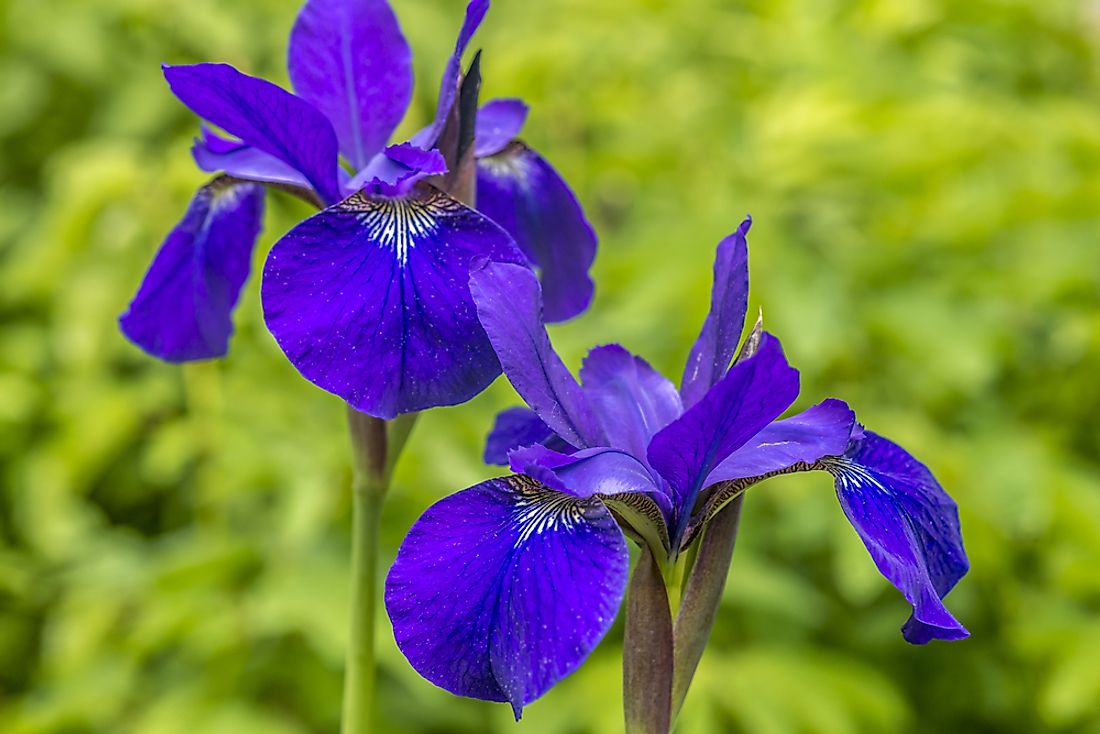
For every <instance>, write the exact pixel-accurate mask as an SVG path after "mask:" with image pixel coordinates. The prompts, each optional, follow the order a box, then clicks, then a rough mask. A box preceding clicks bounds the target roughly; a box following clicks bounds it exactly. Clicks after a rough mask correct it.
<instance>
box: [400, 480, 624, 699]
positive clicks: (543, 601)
mask: <svg viewBox="0 0 1100 734" xmlns="http://www.w3.org/2000/svg"><path fill="white" fill-rule="evenodd" d="M628 565H629V555H628V553H627V548H626V542H625V540H624V538H623V534H622V531H620V530H619V528H618V526H617V525H616V523H615V520H614V519H613V518H612V516H611V513H610V512H608V511H607V509H606V508H605V507H604V506H603V505H602V504H601V503H600V502H599V500H596V499H589V500H584V499H580V498H577V497H571V496H569V495H566V494H562V493H560V492H556V491H554V490H552V489H548V488H547V487H544V486H542V485H540V484H538V483H537V482H535V481H533V480H531V479H529V478H527V477H523V476H518V475H517V476H511V477H505V478H502V479H490V480H488V481H486V482H482V483H481V484H478V485H476V486H474V487H471V488H470V489H466V490H463V491H462V492H459V493H457V494H454V495H451V496H450V497H447V498H445V499H443V500H440V501H439V502H437V503H436V504H434V505H432V506H431V507H430V508H428V510H427V511H426V512H425V513H424V514H423V515H421V517H420V519H419V520H417V521H416V523H415V524H414V525H413V526H412V529H411V530H409V534H408V535H407V536H406V538H405V541H404V542H403V543H402V545H401V548H400V550H399V551H398V553H397V559H396V561H395V562H394V564H393V568H392V569H391V570H390V573H389V576H388V578H387V579H386V597H385V598H386V609H387V611H388V612H389V615H390V619H391V620H392V621H393V629H394V637H395V638H396V640H397V645H398V647H399V648H400V649H401V652H403V653H404V654H405V657H407V658H408V660H409V662H410V663H411V664H412V666H413V667H414V668H415V669H416V670H417V671H418V672H419V673H420V674H421V675H422V676H424V677H425V678H427V679H428V680H429V681H431V682H432V683H434V684H436V685H437V686H440V687H442V688H444V689H446V690H448V691H450V692H452V693H456V694H458V695H462V696H471V697H474V698H480V699H484V700H488V701H507V702H509V703H511V704H512V707H513V709H514V710H515V713H516V717H517V718H519V715H520V711H521V709H522V708H523V706H524V705H526V704H528V703H530V702H531V701H533V700H534V699H536V698H538V697H539V696H541V695H542V694H543V693H545V692H546V691H547V690H549V689H550V687H551V686H553V685H554V684H555V683H556V682H557V681H559V680H560V679H561V678H563V677H565V676H566V675H568V674H569V673H571V672H572V671H573V670H575V669H576V668H577V666H579V665H580V663H581V662H582V661H583V660H584V658H585V657H586V656H587V655H588V653H590V652H591V651H592V649H593V648H594V647H595V646H596V644H597V643H598V642H599V641H600V639H601V638H602V637H603V636H604V635H605V634H606V633H607V630H608V629H609V628H610V627H611V624H612V622H613V621H614V618H615V614H616V611H617V609H618V607H619V603H620V601H621V600H622V597H623V592H624V590H625V588H626V581H627V567H628Z"/></svg>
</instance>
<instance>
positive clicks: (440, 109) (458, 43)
mask: <svg viewBox="0 0 1100 734" xmlns="http://www.w3.org/2000/svg"><path fill="white" fill-rule="evenodd" d="M487 12H489V0H470V3H469V4H468V5H467V6H466V17H465V19H464V20H463V21H462V28H460V29H459V31H458V38H457V39H456V40H455V48H454V52H453V53H452V54H451V57H450V58H449V59H448V60H447V66H446V67H445V68H444V69H443V79H442V80H441V81H440V83H439V101H438V103H437V104H436V108H435V119H433V120H432V123H431V124H430V125H428V126H427V127H426V128H424V129H423V130H421V131H419V132H418V133H416V135H414V136H413V137H412V139H411V140H410V141H409V142H411V143H412V144H413V145H416V146H418V147H420V148H424V149H428V148H433V147H435V144H436V142H437V141H438V140H439V135H440V133H442V132H443V128H444V127H445V126H446V125H447V116H448V115H450V114H451V107H453V106H454V101H455V95H456V94H457V93H458V81H459V78H460V77H461V76H462V54H464V53H466V46H467V45H469V43H470V39H471V38H473V35H474V33H476V32H477V29H478V26H480V25H481V21H482V20H484V19H485V14H486V13H487Z"/></svg>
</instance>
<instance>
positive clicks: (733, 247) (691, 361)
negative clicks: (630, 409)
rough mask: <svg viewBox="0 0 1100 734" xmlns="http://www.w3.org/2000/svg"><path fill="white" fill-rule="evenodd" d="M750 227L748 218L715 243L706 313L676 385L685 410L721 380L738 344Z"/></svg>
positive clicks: (746, 302) (746, 283) (745, 302)
mask: <svg viewBox="0 0 1100 734" xmlns="http://www.w3.org/2000/svg"><path fill="white" fill-rule="evenodd" d="M751 226H752V218H746V219H745V221H744V222H742V223H741V226H740V227H738V228H737V231H736V232H734V233H733V234H731V235H730V236H729V237H726V238H725V239H724V240H722V241H721V242H720V243H719V244H718V252H717V254H716V255H715V258H714V285H713V286H712V290H711V295H710V312H709V313H708V314H707V318H706V320H705V321H704V322H703V328H702V330H701V331H700V332H699V337H698V338H697V339H696V340H695V344H694V345H693V346H692V348H691V352H690V353H689V354H688V360H687V363H686V364H685V365H684V377H683V379H682V380H681V382H680V392H681V393H682V394H683V396H684V405H685V406H687V407H691V406H692V405H695V403H697V402H698V401H699V399H700V398H702V397H703V395H704V394H706V392H707V390H709V389H710V387H711V385H713V384H714V383H716V382H718V380H720V379H722V375H724V374H726V369H727V368H728V367H729V364H730V360H732V359H733V355H734V352H736V350H737V343H738V342H739V341H741V332H742V331H743V330H744V328H745V312H746V311H747V309H748V306H749V251H748V244H747V242H746V240H745V235H747V234H748V232H749V227H751Z"/></svg>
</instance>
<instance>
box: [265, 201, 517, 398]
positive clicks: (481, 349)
mask: <svg viewBox="0 0 1100 734" xmlns="http://www.w3.org/2000/svg"><path fill="white" fill-rule="evenodd" d="M484 257H491V258H496V259H498V260H503V261H508V260H511V261H519V260H521V259H522V255H521V254H520V253H519V252H518V251H517V250H516V249H515V246H514V245H513V244H512V241H511V238H510V237H508V235H507V234H506V233H505V232H504V231H503V230H501V229H500V228H499V227H497V226H496V225H494V224H493V223H492V222H490V221H489V220H488V219H486V218H485V217H483V216H482V215H481V214H478V213H477V212H475V211H474V210H472V209H469V208H467V207H465V206H463V205H462V204H460V203H459V202H457V201H455V200H454V199H452V198H450V197H449V196H447V195H445V194H443V193H441V192H439V191H437V190H436V189H432V188H430V187H427V186H422V187H420V188H418V189H417V192H416V194H415V196H412V197H409V198H405V199H383V198H370V197H367V196H364V195H362V194H356V195H354V196H351V197H349V198H348V199H346V200H344V201H343V202H341V203H340V204H338V205H336V206H333V207H330V208H328V209H326V210H324V211H322V212H321V213H319V214H316V215H314V216H313V217H310V218H309V219H307V220H305V221H304V222H302V223H301V224H299V225H298V226H297V227H295V228H294V229H293V230H291V231H290V233H289V234H287V235H286V236H285V237H283V239H281V240H279V242H278V243H276V244H275V247H274V248H273V249H272V250H271V254H270V255H269V256H268V259H267V265H266V267H265V269H264V281H263V287H262V295H263V305H264V316H265V318H266V320H267V325H268V328H269V329H270V330H271V333H272V334H273V335H274V336H275V340H276V341H277V342H279V346H281V347H282V348H283V351H284V352H286V355H287V357H288V358H289V359H290V361H291V362H292V363H293V364H294V366H295V367H297V368H298V370H299V371H300V372H301V373H302V375H303V376H304V377H305V378H306V379H308V380H310V381H311V382H313V383H315V384H316V385H318V386H320V387H322V388H324V389H326V390H328V391H330V392H333V393H336V394H337V395H339V396H340V397H342V398H344V399H345V400H347V401H348V403H350V404H351V406H352V407H354V408H356V409H357V410H360V411H362V412H364V413H369V414H370V415H373V416H376V417H379V418H392V417H394V416H395V415H397V414H399V413H408V412H412V411H417V410H424V409H426V408H431V407H434V406H438V405H454V404H456V403H461V402H464V401H466V400H469V399H470V398H471V397H473V396H474V395H476V394H477V393H478V392H480V391H481V390H483V389H484V388H485V387H486V386H487V385H488V384H489V383H490V382H492V381H493V379H494V378H495V377H496V376H497V375H498V374H500V365H499V363H498V362H497V358H496V355H495V354H493V349H492V346H491V345H490V344H489V341H488V339H487V338H486V337H485V333H484V331H483V330H482V328H481V325H480V324H479V322H478V319H477V312H476V311H475V309H474V305H473V302H472V301H471V299H470V288H469V285H468V281H469V272H470V263H471V261H472V260H474V259H475V258H484Z"/></svg>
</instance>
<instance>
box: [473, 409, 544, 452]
mask: <svg viewBox="0 0 1100 734" xmlns="http://www.w3.org/2000/svg"><path fill="white" fill-rule="evenodd" d="M553 435H554V432H553V431H551V430H550V426H548V425H546V424H545V423H543V422H542V419H541V418H539V417H538V415H536V414H535V411H533V410H531V409H530V408H520V407H516V408H508V409H507V410H502V411H501V412H499V413H497V417H496V421H495V422H494V423H493V429H492V430H491V431H490V432H489V436H488V437H487V438H486V439H485V456H484V458H485V463H486V464H498V465H500V466H506V465H507V464H508V452H510V451H514V450H516V449H518V448H520V447H522V446H533V445H535V444H540V445H541V444H542V443H543V442H544V441H547V440H549V439H550V438H551V437H552V436H553Z"/></svg>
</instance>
